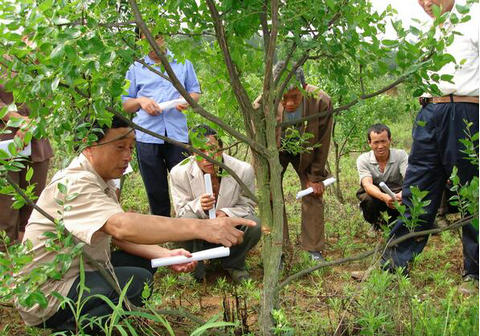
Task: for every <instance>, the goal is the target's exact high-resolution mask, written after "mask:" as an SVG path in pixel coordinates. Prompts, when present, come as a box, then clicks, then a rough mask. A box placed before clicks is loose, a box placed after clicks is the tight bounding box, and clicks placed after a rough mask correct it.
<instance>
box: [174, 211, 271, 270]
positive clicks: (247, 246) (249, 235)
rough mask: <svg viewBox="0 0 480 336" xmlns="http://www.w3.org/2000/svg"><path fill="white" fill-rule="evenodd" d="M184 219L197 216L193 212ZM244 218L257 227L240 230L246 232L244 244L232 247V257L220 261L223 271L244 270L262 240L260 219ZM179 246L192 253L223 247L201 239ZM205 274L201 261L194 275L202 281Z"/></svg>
mask: <svg viewBox="0 0 480 336" xmlns="http://www.w3.org/2000/svg"><path fill="white" fill-rule="evenodd" d="M182 218H197V215H195V214H194V213H192V212H187V213H185V214H184V215H183V216H182ZM244 218H246V219H250V220H253V221H255V223H257V225H256V226H252V227H241V228H239V229H240V230H242V231H244V232H245V233H244V235H243V242H242V243H241V244H238V245H235V246H232V247H230V255H229V256H228V257H225V258H221V259H220V262H221V264H222V268H223V269H237V270H244V269H245V259H246V258H247V254H248V251H250V250H251V249H252V248H253V247H255V245H257V243H258V241H259V240H260V236H261V232H262V230H261V225H260V219H258V217H256V216H254V215H249V216H247V217H244ZM179 245H181V246H182V247H183V248H185V249H186V250H188V251H190V252H198V251H202V250H206V249H210V248H215V247H219V246H221V245H218V244H213V243H209V242H207V241H204V240H199V239H196V240H189V241H186V242H182V243H180V244H179ZM204 274H205V265H204V263H203V262H202V261H200V262H199V263H198V265H197V267H196V269H195V272H194V275H195V277H196V278H198V279H201V278H203V276H204Z"/></svg>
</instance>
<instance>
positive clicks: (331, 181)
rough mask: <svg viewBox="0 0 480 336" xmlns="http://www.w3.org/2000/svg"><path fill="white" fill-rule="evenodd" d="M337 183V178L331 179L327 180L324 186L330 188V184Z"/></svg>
mask: <svg viewBox="0 0 480 336" xmlns="http://www.w3.org/2000/svg"><path fill="white" fill-rule="evenodd" d="M335 181H336V179H335V177H329V178H327V179H325V181H323V185H324V186H325V187H328V186H329V185H330V184H334V183H335Z"/></svg>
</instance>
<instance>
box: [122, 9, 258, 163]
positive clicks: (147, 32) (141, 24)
mask: <svg viewBox="0 0 480 336" xmlns="http://www.w3.org/2000/svg"><path fill="white" fill-rule="evenodd" d="M128 1H129V3H130V6H131V7H132V10H133V12H134V15H135V21H136V23H137V25H138V27H139V28H140V30H141V31H142V33H143V34H144V35H145V37H146V39H147V41H148V43H149V44H150V46H151V47H152V49H153V51H154V52H155V54H156V55H157V56H158V58H159V59H160V61H161V62H162V65H163V66H164V67H165V71H166V72H167V74H168V77H169V78H170V80H171V82H172V84H173V86H174V87H175V89H177V91H178V92H179V93H180V94H181V95H182V96H183V98H185V100H186V101H187V102H188V104H190V106H191V107H192V108H193V110H194V111H195V112H197V113H199V114H200V115H201V116H202V117H204V118H205V119H207V120H210V121H211V122H214V123H215V124H217V125H218V126H220V127H221V128H223V129H224V130H225V131H227V132H228V133H230V134H231V135H232V136H233V137H235V138H237V139H239V140H241V141H243V142H245V143H247V144H248V145H249V146H250V147H252V149H254V150H255V151H257V152H259V153H263V154H266V149H265V148H264V147H263V146H261V145H260V144H257V143H255V141H253V140H252V138H251V137H247V136H245V135H243V134H242V133H240V132H238V131H237V130H235V129H234V128H233V127H231V126H229V125H227V124H226V123H224V122H223V120H221V119H220V118H218V117H216V116H214V115H213V114H211V113H208V112H207V111H205V110H204V109H203V108H202V107H201V106H200V105H198V103H197V102H196V101H195V100H194V99H192V97H191V96H190V94H189V93H188V92H187V91H186V90H185V88H184V87H183V85H182V84H181V83H180V81H179V80H178V78H177V76H176V75H175V72H174V71H173V69H172V67H171V66H170V63H169V61H168V59H167V57H166V56H165V55H164V54H163V53H162V51H161V50H160V48H159V47H158V45H157V43H156V41H155V39H154V38H153V36H152V34H151V33H150V30H149V29H148V28H147V25H146V24H145V21H144V20H143V18H142V16H141V14H140V11H139V9H138V5H137V2H136V1H135V0H128ZM242 88H243V87H242ZM234 92H235V93H236V90H234ZM245 97H247V100H246V101H247V102H248V103H249V104H250V102H249V99H248V95H247V94H246V92H245ZM239 103H240V105H242V104H241V103H242V102H241V101H239ZM250 105H251V104H250ZM250 109H252V107H251V106H250Z"/></svg>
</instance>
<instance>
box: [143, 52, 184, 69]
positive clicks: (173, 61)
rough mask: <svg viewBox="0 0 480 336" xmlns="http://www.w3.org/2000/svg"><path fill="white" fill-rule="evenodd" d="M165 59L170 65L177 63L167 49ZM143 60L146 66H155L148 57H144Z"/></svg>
mask: <svg viewBox="0 0 480 336" xmlns="http://www.w3.org/2000/svg"><path fill="white" fill-rule="evenodd" d="M167 58H168V60H169V62H170V63H177V60H176V59H175V56H174V55H173V53H172V52H171V51H170V50H169V49H167ZM143 60H144V61H145V63H147V64H148V65H154V64H155V62H154V61H153V60H152V59H151V58H150V56H148V55H145V57H144V58H143Z"/></svg>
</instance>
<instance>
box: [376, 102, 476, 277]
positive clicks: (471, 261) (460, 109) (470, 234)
mask: <svg viewBox="0 0 480 336" xmlns="http://www.w3.org/2000/svg"><path fill="white" fill-rule="evenodd" d="M465 121H467V122H471V123H472V125H471V127H470V132H471V134H472V135H473V134H475V133H477V132H478V104H470V103H448V104H428V105H426V106H425V107H423V108H422V109H421V110H420V113H419V114H418V116H417V123H416V126H415V127H414V129H413V132H412V135H413V145H412V150H411V152H410V156H409V158H408V168H407V173H406V176H405V180H404V184H403V192H402V199H403V203H404V204H405V205H406V206H407V211H406V216H407V218H409V217H411V216H410V211H409V210H408V207H411V206H412V202H411V196H412V194H411V192H410V187H411V186H417V187H418V188H419V189H420V190H426V191H428V194H427V196H426V199H427V200H429V201H430V204H428V205H427V206H426V207H425V211H426V213H425V214H423V215H421V216H420V220H421V221H420V222H419V223H418V225H419V226H418V227H417V228H416V230H417V231H420V230H427V229H430V228H432V226H433V221H434V219H435V215H436V212H437V210H438V208H439V205H440V202H441V198H442V194H443V190H444V187H445V183H446V181H447V179H448V178H449V177H450V175H451V173H452V169H453V166H456V167H457V168H458V176H459V177H460V183H461V184H465V183H466V182H467V181H471V180H472V178H473V177H474V176H478V166H477V167H475V166H474V165H473V164H471V163H470V162H469V161H468V160H467V159H466V158H465V157H466V154H465V153H463V152H462V151H463V150H464V149H465V147H464V145H463V144H462V143H461V142H460V141H459V140H460V139H465V138H466V134H465V131H466V125H465ZM419 122H420V125H419ZM476 151H477V156H478V140H477V142H476ZM408 232H409V231H408V229H407V227H406V226H405V224H404V222H403V221H401V220H399V221H398V222H397V224H396V225H395V226H394V228H393V229H392V232H391V237H392V238H397V237H400V236H402V235H405V234H407V233H408ZM427 240H428V237H422V238H417V239H410V240H407V241H405V242H402V243H401V244H399V245H397V246H396V247H393V248H390V249H388V250H386V251H385V254H384V256H383V262H384V263H385V262H386V261H390V264H389V265H388V266H387V267H389V268H390V269H391V268H392V267H405V266H407V264H408V262H409V261H411V260H412V259H413V258H414V256H415V255H417V254H419V253H420V252H421V251H422V250H423V248H424V246H425V244H426V243H427ZM462 243H463V258H464V272H465V273H466V274H471V275H473V276H475V277H477V278H478V231H477V230H476V229H475V228H474V227H473V226H472V225H471V224H467V225H466V226H464V227H463V228H462Z"/></svg>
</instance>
